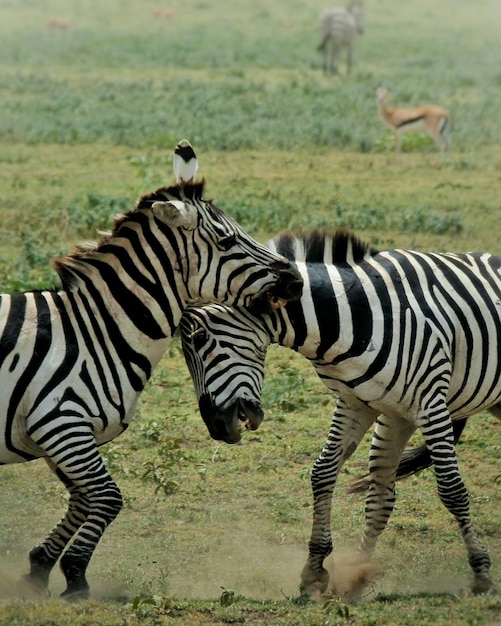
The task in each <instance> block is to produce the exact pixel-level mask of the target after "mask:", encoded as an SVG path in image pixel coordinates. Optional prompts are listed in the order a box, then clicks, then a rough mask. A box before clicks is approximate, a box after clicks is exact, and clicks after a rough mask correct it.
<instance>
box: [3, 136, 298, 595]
mask: <svg viewBox="0 0 501 626" xmlns="http://www.w3.org/2000/svg"><path fill="white" fill-rule="evenodd" d="M185 143H187V142H185ZM193 156H194V155H191V156H190V162H189V163H188V162H186V163H185V162H184V160H183V159H182V162H179V161H178V164H177V166H176V169H177V170H178V172H177V174H178V179H179V180H181V179H182V183H181V182H180V183H179V184H177V185H175V186H172V187H168V188H166V187H163V188H161V189H158V190H157V191H155V192H154V193H152V194H149V195H146V196H144V197H143V198H141V199H140V201H139V203H138V205H137V207H136V208H135V209H134V210H132V211H130V212H129V213H127V214H125V215H123V216H121V217H119V218H117V220H116V221H115V224H114V227H113V230H112V232H111V233H110V234H108V235H107V236H105V237H104V239H103V240H102V241H101V243H99V244H98V245H92V246H89V245H87V246H81V247H80V248H78V249H77V250H76V251H75V252H74V253H73V254H71V255H69V256H67V257H65V258H62V259H58V260H56V261H55V263H54V265H55V268H56V270H57V271H58V273H59V275H60V278H61V281H62V287H61V289H59V290H54V291H43V292H29V293H19V294H14V295H3V296H1V298H0V379H1V381H2V394H3V395H2V397H3V403H2V407H3V409H2V411H1V413H0V420H1V424H2V428H1V429H0V464H6V463H16V462H23V461H28V460H31V459H35V458H38V457H44V458H45V459H46V460H47V461H48V463H49V465H50V466H51V468H52V469H53V470H54V471H55V472H56V473H57V475H58V477H59V478H60V479H61V480H62V481H63V483H64V484H65V486H66V487H67V489H68V491H69V493H70V502H69V508H68V511H67V513H66V515H65V516H64V518H63V519H62V520H61V522H60V523H59V525H58V526H56V528H54V530H53V531H52V532H51V533H50V534H49V536H48V537H47V538H46V539H45V540H44V541H43V542H42V543H40V544H39V545H38V546H36V547H35V548H34V549H33V550H32V551H31V553H30V562H31V572H30V574H29V575H28V577H27V578H28V580H30V581H31V582H32V583H34V584H35V585H37V586H39V587H42V588H45V587H47V584H48V578H49V573H50V571H51V569H52V567H53V565H54V564H55V563H56V561H57V560H58V559H59V557H61V555H62V558H61V567H62V570H63V573H64V575H65V577H66V580H67V589H66V591H65V592H64V594H63V595H64V596H65V597H72V598H73V597H86V596H87V595H88V584H87V581H86V579H85V569H86V567H87V564H88V562H89V560H90V558H91V556H92V553H93V551H94V548H95V546H96V544H97V542H98V541H99V539H100V537H101V536H102V534H103V532H104V531H105V529H106V527H107V525H108V524H109V523H110V522H111V521H112V520H113V519H114V518H115V516H116V515H117V514H118V512H119V511H120V509H121V506H122V496H121V494H120V491H119V489H118V487H117V485H116V484H115V482H114V481H113V479H112V477H111V476H110V475H109V473H108V472H107V470H106V468H105V466H104V464H103V461H102V459H101V457H100V455H99V453H98V446H99V445H100V444H103V443H105V442H107V441H110V440H111V439H113V438H114V437H116V436H117V435H119V434H120V433H121V432H123V430H124V429H125V428H127V426H128V425H129V423H130V421H131V419H132V417H133V415H134V411H135V406H136V403H137V400H138V397H139V394H140V393H141V391H142V389H143V388H144V385H145V383H146V381H147V380H148V378H149V377H150V375H151V372H152V370H153V368H154V367H155V365H156V364H157V363H158V361H159V359H160V358H161V357H162V355H163V354H164V353H165V351H166V349H167V346H168V345H169V342H170V340H171V337H172V334H173V332H174V330H175V329H176V328H177V326H178V324H179V321H180V319H181V315H182V313H183V310H184V309H185V308H186V306H187V305H188V304H189V303H193V302H198V301H200V300H202V301H223V302H233V303H235V304H240V305H251V304H252V302H253V299H254V298H255V297H256V296H261V295H262V296H263V297H264V298H265V299H267V298H268V297H269V294H271V293H274V292H275V290H276V289H278V291H281V292H282V295H284V296H285V297H286V295H287V294H285V293H283V292H284V291H285V292H286V291H287V289H288V287H289V285H290V283H291V282H292V283H293V286H294V287H295V288H296V295H299V293H298V291H297V289H298V288H299V286H300V282H298V280H297V279H298V276H297V273H295V271H292V270H291V269H290V264H289V262H288V261H285V259H283V258H281V257H278V256H277V255H276V254H274V253H272V252H271V251H270V250H269V249H268V248H266V247H265V246H262V245H260V244H258V243H257V242H255V241H253V240H252V239H251V238H250V237H249V236H248V235H246V233H245V232H244V231H243V230H242V229H241V228H240V227H239V226H238V225H237V224H236V223H235V222H234V221H233V220H231V219H230V218H229V217H227V216H226V215H225V214H224V213H223V212H222V211H221V210H220V209H218V208H217V207H216V206H215V205H214V204H212V203H211V202H209V201H206V200H204V199H203V187H204V185H203V183H193V182H190V181H187V180H186V178H183V177H182V176H181V174H182V173H183V172H184V173H186V172H189V171H191V172H193V171H194V169H196V168H194V167H193V163H192V162H191V161H192V158H193ZM279 295H280V294H279ZM71 540H73V543H72V544H71V546H70V547H69V548H68V549H67V550H66V552H64V554H63V550H64V549H65V548H66V546H67V545H68V543H69V542H70V541H71Z"/></svg>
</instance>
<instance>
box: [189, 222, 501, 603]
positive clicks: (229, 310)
mask: <svg viewBox="0 0 501 626" xmlns="http://www.w3.org/2000/svg"><path fill="white" fill-rule="evenodd" d="M270 245H271V248H272V249H273V250H275V251H277V252H279V253H280V254H283V255H284V256H286V257H287V258H289V259H290V260H292V261H294V262H295V263H296V265H297V268H298V270H299V271H300V273H301V275H302V277H303V280H304V290H303V295H302V297H301V300H300V301H297V302H293V303H289V304H288V305H287V306H286V307H285V308H282V309H279V310H276V311H274V312H272V313H271V314H270V315H263V316H256V315H253V314H252V313H250V312H248V311H244V310H242V309H239V308H235V307H225V306H218V305H212V306H206V307H203V308H199V309H192V308H190V309H188V310H187V311H186V312H185V314H184V316H183V318H182V320H181V326H180V328H181V336H182V340H183V348H184V353H185V356H186V361H187V364H188V366H189V369H190V372H191V375H192V378H193V381H194V384H195V390H196V393H197V396H198V397H199V406H200V411H201V414H202V417H203V419H204V421H205V423H206V424H207V426H208V428H209V432H210V434H211V435H212V437H214V438H216V439H222V440H224V441H226V442H228V443H234V442H236V441H238V439H239V438H240V434H239V430H240V429H241V426H242V425H243V424H244V423H245V425H246V426H247V428H251V429H256V428H258V426H259V424H260V422H261V420H262V419H263V411H262V409H261V406H260V394H261V388H262V383H263V376H264V359H265V355H266V350H267V348H268V345H269V344H270V343H271V342H273V343H278V344H280V345H283V346H287V347H289V348H292V349H293V350H297V351H298V352H299V353H300V354H302V355H303V356H305V357H306V358H307V359H308V360H310V361H311V362H312V364H313V366H314V368H315V370H316V372H317V374H318V375H319V377H320V378H321V380H322V382H323V383H324V384H325V385H326V386H327V387H328V388H329V389H330V390H332V391H333V392H334V393H336V394H337V395H338V401H337V406H336V410H335V413H334V417H333V421H332V425H331V428H330V432H329V435H328V438H327V443H326V444H325V446H324V448H323V450H322V452H321V454H320V456H319V458H318V459H317V460H316V462H315V464H314V466H313V470H312V476H311V481H312V489H313V500H314V512H313V527H312V533H311V540H310V545H309V557H308V561H307V563H306V565H305V567H304V570H303V572H302V582H303V585H304V588H305V590H306V591H307V592H308V593H310V594H311V595H314V596H316V595H317V594H318V593H322V592H323V591H325V589H326V588H327V584H328V573H327V571H326V570H325V569H324V567H323V561H324V559H325V558H326V557H327V556H328V555H329V553H330V552H331V551H332V536H331V524H330V518H331V505H332V493H333V489H334V486H335V483H336V480H337V477H338V475H339V471H340V469H341V467H342V466H343V464H344V462H345V461H346V460H347V459H348V458H349V457H350V456H351V454H352V453H353V452H354V451H355V449H356V448H357V446H358V444H359V442H360V440H361V439H362V437H363V435H364V434H365V433H366V432H367V430H368V429H369V427H370V426H371V425H372V424H373V423H376V426H375V433H374V438H373V444H372V447H371V451H370V458H369V470H370V483H369V492H368V496H367V500H366V525H365V530H364V534H363V538H362V541H361V545H360V556H361V559H362V560H366V559H368V558H369V557H370V555H371V554H372V552H373V550H374V548H375V545H376V541H377V539H378V537H379V535H380V534H381V532H382V531H383V529H384V527H385V526H386V523H387V521H388V519H389V517H390V514H391V511H392V510H393V506H394V503H395V490H394V486H395V473H396V471H397V466H398V464H399V460H400V458H401V455H402V451H403V450H404V447H405V445H406V443H407V441H408V440H409V438H410V437H411V435H412V433H413V432H414V431H415V430H416V429H420V431H421V432H422V434H423V436H424V438H425V441H426V445H427V449H428V451H429V454H430V457H431V460H432V462H433V464H434V467H435V473H436V480H437V486H438V492H439V495H440V498H441V500H442V502H443V504H444V505H445V506H446V507H447V509H448V510H449V511H450V512H451V513H452V514H453V515H454V516H455V518H456V520H457V522H458V524H459V526H460V529H461V532H462V535H463V539H464V542H465V544H466V548H467V551H468V557H469V562H470V566H471V568H472V570H473V574H474V583H473V587H472V588H473V591H474V592H484V591H486V590H488V589H490V588H491V587H492V582H491V579H490V574H489V570H490V560H489V556H488V554H487V551H486V550H485V548H484V547H483V546H482V545H481V544H480V541H479V539H478V537H477V534H476V533H475V531H474V529H473V526H472V523H471V520H470V513H469V500H468V493H467V491H466V488H465V486H464V484H463V481H462V479H461V476H460V474H459V470H458V465H457V461H456V453H455V447H454V436H453V425H452V420H457V419H461V418H464V417H465V416H467V415H472V414H474V413H478V412H480V411H491V412H492V413H493V414H494V415H496V416H497V417H501V352H500V350H499V346H500V345H501V258H498V257H494V256H491V255H489V254H487V253H472V254H432V253H428V254H425V253H421V252H414V251H410V250H386V251H384V252H377V251H375V250H373V249H372V248H370V247H369V246H368V245H367V244H364V243H362V242H361V241H359V240H358V239H357V238H356V237H354V236H353V235H350V234H347V233H346V232H337V233H335V234H334V235H333V236H332V235H329V234H323V233H321V232H313V233H311V234H309V235H307V234H299V235H296V236H293V235H290V234H284V235H281V236H278V237H277V238H275V239H274V240H272V242H270ZM239 425H240V426H239Z"/></svg>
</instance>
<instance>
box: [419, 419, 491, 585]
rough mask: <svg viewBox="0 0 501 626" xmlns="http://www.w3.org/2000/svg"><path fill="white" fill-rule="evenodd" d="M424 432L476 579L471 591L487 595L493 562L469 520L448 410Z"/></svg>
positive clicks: (426, 423)
mask: <svg viewBox="0 0 501 626" xmlns="http://www.w3.org/2000/svg"><path fill="white" fill-rule="evenodd" d="M421 430H422V433H423V436H424V438H425V441H426V445H427V447H428V450H429V451H430V456H431V459H432V461H433V465H434V467H435V475H436V480H437V489H438V494H439V496H440V499H441V501H442V503H443V504H444V506H445V507H446V508H447V510H448V511H449V512H450V513H452V515H454V517H455V518H456V521H457V523H458V524H459V528H460V530H461V534H462V536H463V541H464V543H465V546H466V549H467V551H468V562H469V564H470V567H471V569H472V571H473V576H474V581H473V585H472V591H473V593H475V594H480V593H486V592H487V591H490V590H493V589H494V585H493V583H492V580H491V577H490V565H491V562H490V558H489V554H488V552H487V550H486V549H485V548H484V546H483V545H482V544H481V543H480V540H479V538H478V536H477V533H476V532H475V530H474V528H473V524H472V522H471V519H470V502H469V496H468V491H467V489H466V487H465V485H464V483H463V480H462V478H461V475H460V473H459V468H458V464H457V458H456V450H455V446H454V436H453V430H452V424H451V421H450V417H449V414H448V412H447V410H446V408H444V411H443V414H442V415H441V416H440V418H438V417H435V418H434V419H433V420H432V421H430V420H425V421H424V424H423V425H422V429H421Z"/></svg>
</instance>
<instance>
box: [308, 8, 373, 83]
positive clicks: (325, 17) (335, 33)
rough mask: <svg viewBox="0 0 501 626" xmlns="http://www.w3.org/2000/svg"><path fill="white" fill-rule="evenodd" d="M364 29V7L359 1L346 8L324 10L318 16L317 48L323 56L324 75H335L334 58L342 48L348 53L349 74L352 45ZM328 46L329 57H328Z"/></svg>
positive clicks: (336, 71)
mask: <svg viewBox="0 0 501 626" xmlns="http://www.w3.org/2000/svg"><path fill="white" fill-rule="evenodd" d="M364 28H365V15H364V7H363V3H362V2H361V1H357V0H353V1H352V2H350V3H349V5H348V7H347V8H346V9H345V8H342V7H334V8H329V9H324V11H323V12H322V14H321V15H320V36H321V39H322V41H321V42H320V45H319V46H318V50H319V52H322V54H323V68H324V72H325V73H326V74H328V73H331V74H337V73H338V70H337V66H336V57H337V56H338V54H339V51H340V49H341V48H342V47H343V46H344V47H346V49H347V51H348V57H347V71H348V74H349V73H350V72H351V66H352V52H353V44H354V42H355V39H356V38H357V35H361V34H362V33H363V32H364ZM329 46H330V55H329Z"/></svg>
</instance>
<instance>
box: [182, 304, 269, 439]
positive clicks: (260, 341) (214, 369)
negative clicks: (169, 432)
mask: <svg viewBox="0 0 501 626" xmlns="http://www.w3.org/2000/svg"><path fill="white" fill-rule="evenodd" d="M180 330H181V341H182V345H183V352H184V356H185V359H186V363H187V365H188V369H189V371H190V374H191V377H192V380H193V384H194V386H195V393H196V395H197V399H198V405H199V408H200V413H201V415H202V418H203V420H204V422H205V424H206V425H207V428H208V430H209V433H210V435H211V437H212V438H213V439H217V440H220V441H225V442H226V443H237V442H238V441H240V438H241V434H242V430H243V427H244V426H245V428H247V429H249V430H256V429H257V428H258V427H259V425H260V424H261V422H262V420H263V417H264V413H263V410H262V409H261V406H260V398H261V390H262V388H263V380H264V361H265V358H266V351H267V349H268V346H269V344H270V336H269V333H268V332H267V330H266V326H265V324H264V322H263V320H262V318H260V317H257V316H254V315H253V314H252V313H250V312H249V311H247V310H246V309H243V308H236V307H228V306H223V305H218V304H212V305H208V306H204V307H200V308H198V307H193V308H191V307H190V308H188V309H186V311H185V312H184V315H183V317H182V319H181V324H180Z"/></svg>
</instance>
